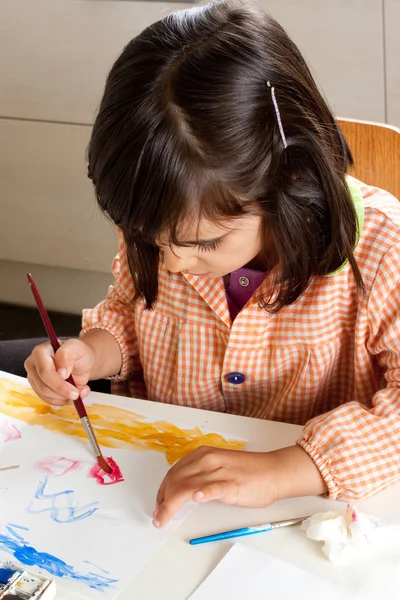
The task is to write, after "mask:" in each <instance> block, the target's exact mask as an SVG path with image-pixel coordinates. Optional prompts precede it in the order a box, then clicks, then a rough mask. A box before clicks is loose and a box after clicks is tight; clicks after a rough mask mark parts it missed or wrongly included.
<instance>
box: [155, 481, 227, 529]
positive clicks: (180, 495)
mask: <svg viewBox="0 0 400 600" xmlns="http://www.w3.org/2000/svg"><path fill="white" fill-rule="evenodd" d="M218 480H220V474H219V472H218V471H214V472H213V473H205V474H204V473H202V474H200V475H197V476H195V477H191V478H190V479H186V480H183V481H180V483H179V484H178V485H175V486H174V487H172V486H171V485H170V483H168V484H167V486H166V489H165V496H164V500H163V501H162V502H161V503H159V505H158V507H157V508H156V510H155V511H154V515H153V517H154V518H153V524H154V526H155V527H164V525H166V524H167V523H168V521H169V520H170V519H171V518H172V517H173V516H174V514H175V513H176V512H177V511H178V510H179V509H180V508H181V507H182V506H183V505H184V504H185V502H188V501H189V500H195V498H194V493H195V492H197V491H198V490H202V489H203V488H205V487H206V486H208V485H210V484H211V483H214V482H216V481H218Z"/></svg>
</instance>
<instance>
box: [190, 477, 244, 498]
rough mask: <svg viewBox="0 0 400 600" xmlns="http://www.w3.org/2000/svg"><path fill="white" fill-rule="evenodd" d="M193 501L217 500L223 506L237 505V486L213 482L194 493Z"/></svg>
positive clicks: (228, 482) (224, 482)
mask: <svg viewBox="0 0 400 600" xmlns="http://www.w3.org/2000/svg"><path fill="white" fill-rule="evenodd" d="M193 500H195V502H210V501H211V500H219V501H220V502H223V503H224V504H237V503H238V502H239V486H238V485H237V484H235V483H233V482H232V481H215V482H213V483H210V484H208V485H205V486H203V487H202V488H201V489H199V490H197V491H196V492H194V494H193Z"/></svg>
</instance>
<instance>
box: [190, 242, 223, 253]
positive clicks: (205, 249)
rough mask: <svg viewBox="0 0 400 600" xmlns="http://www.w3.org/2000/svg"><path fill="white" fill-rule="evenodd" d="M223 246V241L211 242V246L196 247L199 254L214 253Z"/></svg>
mask: <svg viewBox="0 0 400 600" xmlns="http://www.w3.org/2000/svg"><path fill="white" fill-rule="evenodd" d="M221 244H222V240H215V242H210V243H209V244H201V245H200V244H199V245H198V246H196V250H198V251H199V252H213V251H214V250H216V249H217V248H219V246H220V245H221Z"/></svg>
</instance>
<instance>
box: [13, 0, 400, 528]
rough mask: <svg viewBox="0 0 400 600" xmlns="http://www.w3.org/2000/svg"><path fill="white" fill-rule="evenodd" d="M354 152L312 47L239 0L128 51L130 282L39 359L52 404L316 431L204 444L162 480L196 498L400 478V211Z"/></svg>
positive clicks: (120, 85)
mask: <svg viewBox="0 0 400 600" xmlns="http://www.w3.org/2000/svg"><path fill="white" fill-rule="evenodd" d="M350 163H351V155H350V152H349V149H348V147H347V144H346V141H345V140H344V138H343V136H342V134H341V132H340V130H339V129H338V127H337V125H336V122H335V118H334V116H333V115H332V113H331V111H330V110H329V108H328V106H327V104H326V102H325V100H324V99H323V97H322V96H321V94H320V92H319V91H318V89H317V86H316V84H315V82H314V80H313V78H312V76H311V74H310V71H309V69H308V67H307V66H306V64H305V62H304V59H303V58H302V56H301V54H300V52H299V50H298V49H297V47H296V46H295V44H294V43H293V42H292V41H291V40H290V39H289V38H288V36H287V35H286V33H285V32H284V31H283V29H282V28H281V27H280V26H279V25H278V24H277V23H276V22H275V21H274V20H273V19H272V18H271V17H269V16H267V15H266V14H264V13H263V12H261V11H260V10H255V9H253V8H245V7H243V6H240V7H237V6H235V5H232V4H230V3H229V2H213V3H211V4H209V5H207V6H202V7H196V8H191V9H189V10H183V11H178V12H176V13H174V14H172V15H170V16H168V17H166V18H164V19H163V20H162V21H159V22H158V23H155V24H154V25H151V26H150V27H148V28H147V29H146V30H145V31H143V32H142V33H141V34H140V35H139V36H138V37H136V38H135V39H134V40H132V41H131V42H130V43H129V44H128V45H127V46H126V48H125V49H124V51H123V52H122V54H121V56H120V57H119V58H118V60H117V61H116V63H115V64H114V66H113V68H112V69H111V72H110V74H109V76H108V79H107V82H106V87H105V92H104V96H103V99H102V102H101V105H100V110H99V114H98V116H97V118H96V121H95V124H94V128H93V133H92V138H91V142H90V147H89V176H90V177H91V178H92V179H93V183H94V187H95V190H96V194H97V198H98V202H99V204H100V206H101V208H102V209H103V211H104V212H105V213H106V214H107V215H108V216H109V217H110V218H111V219H112V221H113V222H114V223H115V224H116V225H117V228H118V234H119V254H118V256H117V258H116V259H115V261H114V264H113V273H114V277H115V282H114V285H113V286H111V287H110V289H109V292H108V295H107V297H106V299H105V300H103V301H102V302H101V303H100V304H99V305H98V306H96V307H95V308H94V309H92V310H85V311H84V315H83V330H82V332H81V334H80V337H79V340H77V339H71V340H67V341H65V342H64V343H63V345H62V347H61V349H60V350H59V351H58V352H57V353H56V354H55V355H54V353H53V351H52V349H51V347H50V345H49V344H43V345H40V346H38V347H37V348H36V349H35V350H34V351H33V353H32V354H31V356H30V357H29V358H28V360H27V361H26V363H25V366H26V369H27V372H28V379H29V382H30V383H31V385H32V387H33V389H34V390H35V391H36V393H37V394H38V395H39V396H41V397H42V398H44V399H45V400H47V401H48V402H50V403H52V404H60V403H62V402H64V401H66V400H65V399H66V398H70V399H71V398H74V396H75V397H76V395H77V391H76V389H75V388H73V387H72V386H71V385H70V384H68V383H67V382H66V381H65V378H66V377H67V376H68V375H69V374H70V373H71V372H72V373H73V376H74V378H75V380H76V382H77V383H78V384H79V390H80V392H81V394H82V395H83V396H85V395H86V394H87V393H88V391H89V388H88V386H87V385H86V384H87V383H88V382H89V381H91V380H95V379H101V378H107V377H109V378H112V380H113V391H114V392H115V393H120V394H125V395H131V396H135V397H139V398H149V399H151V400H155V401H158V402H169V403H173V404H179V405H187V406H192V407H197V408H203V409H208V410H217V411H226V412H231V413H235V414H238V415H245V416H249V417H257V418H261V419H271V420H276V421H284V422H288V423H298V424H302V425H304V429H303V433H302V436H301V438H300V440H298V443H297V444H296V445H295V446H292V447H288V448H283V449H280V450H276V451H274V452H267V453H250V452H234V451H223V450H218V449H214V448H201V449H199V450H196V451H195V452H193V453H192V454H190V455H189V456H187V457H185V458H184V459H182V460H181V461H179V462H178V463H177V464H176V465H175V466H174V467H173V468H172V469H171V470H170V472H169V473H168V475H167V476H166V478H165V480H164V481H163V482H162V485H161V487H160V490H159V493H158V497H157V504H156V510H155V513H154V524H155V526H156V527H162V526H163V525H165V523H166V522H167V521H168V520H169V519H170V518H171V516H172V515H173V514H174V513H175V512H176V510H178V508H179V507H180V506H181V505H182V504H183V503H184V502H185V501H187V500H189V499H194V500H196V501H198V502H204V501H208V500H215V499H219V500H221V501H222V502H225V503H231V504H238V505H244V506H260V507H261V506H267V505H268V504H271V503H272V502H274V501H275V500H277V499H280V498H287V497H292V496H301V495H313V494H322V493H324V492H327V493H328V495H329V497H330V498H332V499H334V498H338V499H340V500H348V501H354V500H357V499H360V498H366V497H368V496H371V495H373V494H376V493H377V492H379V491H381V490H383V489H384V488H386V487H387V486H389V485H391V484H393V483H394V482H396V481H398V480H399V479H400V344H399V339H400V267H399V265H400V236H399V234H400V205H399V204H398V202H397V200H396V199H395V198H393V197H391V196H390V195H389V194H388V193H386V192H384V191H382V190H379V189H376V188H372V187H369V186H367V185H364V184H362V183H360V182H358V181H356V180H354V179H352V178H350V177H348V176H347V175H346V171H347V168H348V166H349V164H350Z"/></svg>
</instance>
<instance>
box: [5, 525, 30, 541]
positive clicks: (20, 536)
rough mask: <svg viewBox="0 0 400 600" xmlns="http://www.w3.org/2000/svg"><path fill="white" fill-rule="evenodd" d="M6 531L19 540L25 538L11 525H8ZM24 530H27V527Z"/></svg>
mask: <svg viewBox="0 0 400 600" xmlns="http://www.w3.org/2000/svg"><path fill="white" fill-rule="evenodd" d="M6 529H7V531H8V533H11V535H13V536H14V537H15V538H17V540H23V539H24V538H23V536H22V535H21V534H20V533H17V532H16V531H15V529H14V526H12V527H11V526H10V525H6ZM24 529H26V527H24Z"/></svg>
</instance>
